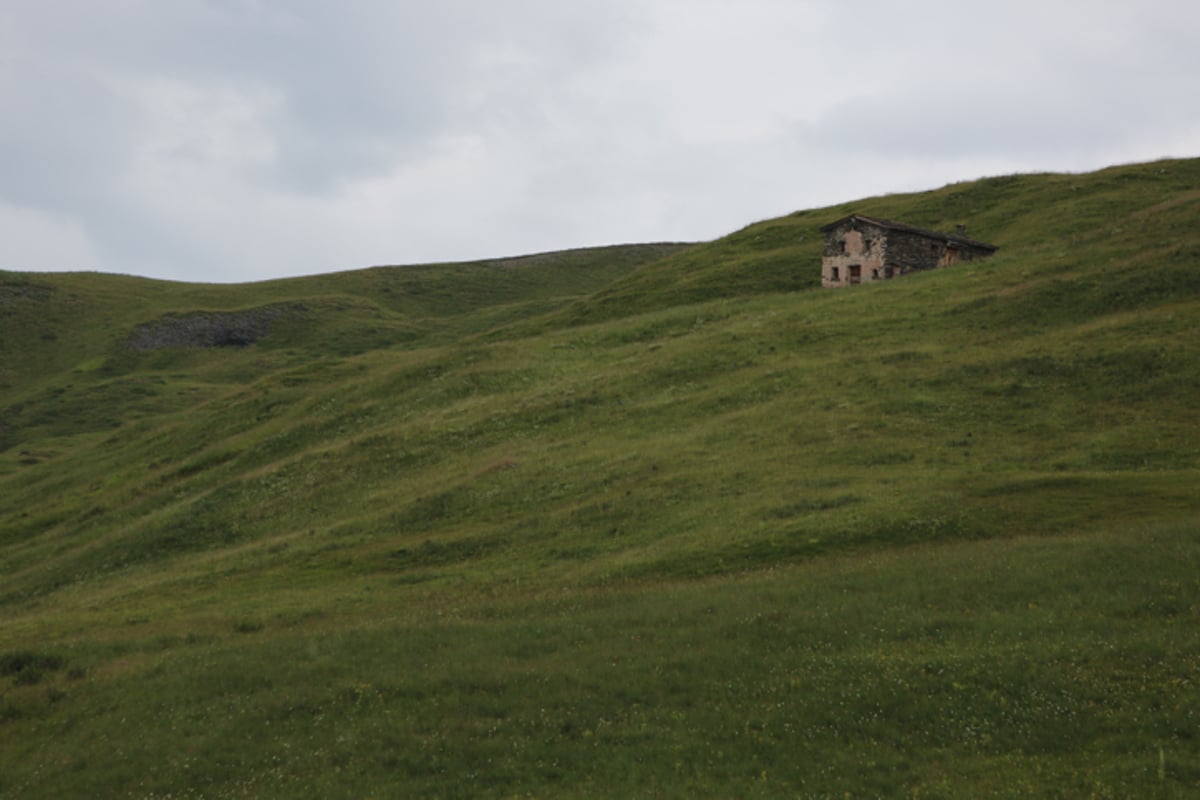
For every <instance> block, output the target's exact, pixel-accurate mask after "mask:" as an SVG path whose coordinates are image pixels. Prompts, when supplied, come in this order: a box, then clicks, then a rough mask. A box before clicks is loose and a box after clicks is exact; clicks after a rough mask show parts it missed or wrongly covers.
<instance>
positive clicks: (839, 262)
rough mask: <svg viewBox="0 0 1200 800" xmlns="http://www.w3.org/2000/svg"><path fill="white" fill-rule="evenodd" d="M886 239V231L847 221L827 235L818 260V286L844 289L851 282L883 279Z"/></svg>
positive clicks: (874, 226)
mask: <svg viewBox="0 0 1200 800" xmlns="http://www.w3.org/2000/svg"><path fill="white" fill-rule="evenodd" d="M887 236H888V231H886V230H884V229H883V228H880V227H878V226H876V225H870V224H867V223H863V222H858V223H857V224H853V223H849V222H848V223H846V224H845V225H841V226H839V227H837V228H835V229H834V230H832V231H830V232H828V233H827V235H826V236H825V255H824V257H823V258H822V259H821V285H822V286H826V287H829V286H846V285H848V284H850V283H852V282H859V283H867V282H869V281H872V280H883V276H884V274H885V271H886V258H887V247H888V241H887ZM855 268H857V275H855V274H854V271H855Z"/></svg>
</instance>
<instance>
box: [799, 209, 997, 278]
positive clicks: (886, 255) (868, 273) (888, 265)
mask: <svg viewBox="0 0 1200 800" xmlns="http://www.w3.org/2000/svg"><path fill="white" fill-rule="evenodd" d="M821 231H822V232H823V233H824V234H825V255H824V257H823V258H822V259H821V285H822V286H825V287H834V286H854V285H857V284H860V283H870V282H872V281H884V280H888V279H889V278H895V277H898V276H900V275H905V274H907V273H909V272H915V271H917V270H924V269H938V268H940V267H948V266H951V265H953V264H958V263H961V262H963V261H973V260H974V259H977V258H984V257H986V256H990V255H991V254H992V253H994V252H996V250H997V248H996V246H995V245H991V244H987V243H986V242H978V241H975V240H974V239H968V238H967V237H966V236H965V235H964V230H963V228H962V227H961V226H960V227H959V230H958V232H957V233H955V234H953V235H951V234H947V233H940V232H938V231H930V230H925V229H923V228H915V227H913V226H912V225H905V224H903V223H900V222H891V221H889V220H884V219H872V218H871V217H864V216H862V215H860V214H852V215H851V216H849V217H844V218H842V219H839V220H837V221H836V222H831V223H829V224H828V225H826V226H825V227H823V228H821Z"/></svg>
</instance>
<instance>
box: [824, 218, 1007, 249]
mask: <svg viewBox="0 0 1200 800" xmlns="http://www.w3.org/2000/svg"><path fill="white" fill-rule="evenodd" d="M850 220H859V221H861V222H865V223H867V224H869V225H875V226H877V227H880V228H888V229H890V230H897V231H904V232H906V233H915V234H917V235H919V236H924V237H926V238H929V239H940V240H941V241H944V242H950V243H952V244H958V245H965V246H968V247H976V248H979V249H981V250H990V251H991V252H993V253H994V252H996V251H997V250H999V249H1000V248H999V247H997V246H996V245H994V244H988V243H987V242H981V241H979V240H978V239H968V238H967V237H965V236H955V235H954V234H950V233H942V232H941V231H933V230H929V229H928V228H918V227H917V226H915V225H906V224H905V223H903V222H895V221H893V220H890V219H879V218H877V217H867V216H864V215H862V214H851V215H849V216H846V217H842V218H841V219H837V220H834V221H833V222H831V223H829V224H828V225H823V226H821V232H822V233H829V231H831V230H833V229H834V228H836V227H838V226H839V225H842V224H844V223H846V222H849V221H850Z"/></svg>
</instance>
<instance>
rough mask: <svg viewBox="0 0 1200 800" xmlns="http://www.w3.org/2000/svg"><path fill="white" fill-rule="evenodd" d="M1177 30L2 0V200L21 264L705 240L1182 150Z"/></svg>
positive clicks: (937, 10)
mask: <svg viewBox="0 0 1200 800" xmlns="http://www.w3.org/2000/svg"><path fill="white" fill-rule="evenodd" d="M1197 27H1200V7H1197V6H1195V5H1194V4H1193V3H1190V2H1183V0H1144V2H1143V3H1140V4H1137V5H1136V6H1132V5H1130V4H1128V3H1125V2H1118V1H1117V0H1093V1H1092V2H1087V3H1085V2H1083V1H1082V0H1056V1H1055V2H1046V0H1040V1H1039V2H1034V0H1012V2H1008V3H991V4H965V5H964V4H962V3H959V2H950V0H920V1H919V2H913V3H908V4H896V3H892V2H884V0H862V2H860V3H857V4H855V5H854V6H846V5H845V4H842V3H834V2H832V0H810V1H807V2H803V3H796V2H794V1H793V0H686V1H685V0H589V2H584V3H572V4H564V3H560V2H551V1H550V0H513V1H512V2H508V3H503V4H498V3H484V2H482V0H446V1H445V2H440V3H436V4H435V3H394V2H384V0H356V1H354V2H346V3H339V4H331V3H325V2H319V0H295V2H290V3H287V4H275V3H260V2H252V0H179V2H173V3H157V2H149V0H114V2H113V3H107V4H104V6H103V7H100V6H98V5H96V4H94V3H92V2H90V0H60V1H59V2H56V3H54V4H44V3H35V2H32V0H14V2H13V3H12V4H10V6H8V7H6V14H5V17H4V22H3V24H0V107H3V108H4V110H5V124H4V125H3V126H0V174H3V175H4V176H5V180H4V182H3V184H0V203H5V204H6V206H5V207H6V208H7V209H9V211H8V213H9V216H10V217H11V216H12V214H14V213H18V212H20V211H21V210H25V211H26V212H27V213H28V214H30V215H32V216H33V218H36V219H38V220H41V223H40V224H41V225H42V226H43V228H45V226H46V225H50V226H51V227H52V228H54V230H57V231H58V235H57V240H56V241H57V242H59V244H56V243H55V242H53V241H49V240H48V241H47V242H46V244H45V246H44V247H43V248H42V250H41V251H40V253H37V254H36V255H37V257H36V258H27V260H28V261H29V263H37V264H42V265H52V264H54V263H58V260H59V259H62V258H67V257H70V258H72V259H75V260H78V259H79V258H81V257H84V256H85V255H86V257H87V258H90V259H92V263H93V264H94V266H96V267H97V268H100V269H104V270H107V271H114V272H138V273H143V274H152V275H156V276H163V277H176V278H188V279H194V280H246V279H251V278H259V277H267V276H274V275H283V274H296V273H302V272H316V271H326V270H332V269H341V268H350V267H354V266H359V265H365V264H374V263H411V262H415V261H440V260H456V259H465V258H482V257H493V256H503V255H509V254H514V253H519V252H528V251H532V250H540V249H549V248H556V247H571V246H584V245H593V244H608V243H612V242H619V241H645V240H659V239H700V238H711V237H714V236H717V235H720V234H722V233H724V232H726V231H728V230H732V229H735V228H738V227H740V226H741V225H743V224H745V223H747V222H749V221H751V220H754V219H761V218H763V217H767V216H771V215H774V214H782V213H786V212H788V211H791V210H794V209H796V208H802V207H809V206H814V205H822V204H826V203H832V202H838V201H843V200H848V199H853V198H855V197H859V196H863V195H869V194H878V193H881V192H886V191H907V190H913V189H919V188H931V187H934V186H937V185H940V183H944V182H948V181H952V180H961V179H969V178H973V177H978V176H980V175H985V174H996V173H998V172H1002V171H1019V170H1029V169H1071V170H1079V169H1087V168H1093V167H1100V166H1104V165H1105V164H1108V163H1114V162H1117V161H1128V160H1137V159H1147V158H1154V157H1158V156H1162V155H1168V154H1170V155H1185V156H1186V155H1198V154H1200V153H1197V150H1200V138H1198V137H1197V131H1198V130H1200V55H1198V54H1197V50H1196V48H1195V46H1194V43H1193V42H1191V41H1190V39H1191V36H1190V32H1191V31H1194V30H1195V29H1196V28H1197ZM14 209H15V210H16V211H14ZM47 220H49V221H50V222H47ZM35 227H36V226H35ZM67 231H72V232H73V233H67ZM26 241H27V242H28V244H27V245H22V246H23V247H31V248H36V247H37V240H36V239H35V238H29V237H26ZM70 242H74V244H71V245H69V246H68V244H65V243H70Z"/></svg>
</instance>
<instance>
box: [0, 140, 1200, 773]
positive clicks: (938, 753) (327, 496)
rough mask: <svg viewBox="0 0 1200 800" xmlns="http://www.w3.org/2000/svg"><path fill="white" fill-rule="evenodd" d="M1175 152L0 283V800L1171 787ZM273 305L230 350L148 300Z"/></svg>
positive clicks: (1185, 531)
mask: <svg viewBox="0 0 1200 800" xmlns="http://www.w3.org/2000/svg"><path fill="white" fill-rule="evenodd" d="M1197 187H1200V162H1198V161H1173V162H1159V163H1155V164H1148V165H1137V166H1132V167H1122V168H1116V169H1113V170H1107V171H1104V172H1101V173H1096V174H1093V175H1086V176H1055V175H1047V176H1018V177H1012V178H997V179H989V180H984V181H979V182H975V183H971V184H962V185H956V186H951V187H946V188H945V189H942V190H939V191H936V192H929V193H923V194H917V195H906V196H890V197H885V198H878V199H874V200H867V201H863V202H862V203H859V204H856V205H855V206H854V207H853V210H856V211H860V212H862V213H866V214H872V215H876V216H883V217H890V218H897V219H903V220H906V221H910V222H914V223H916V224H922V225H930V226H934V227H941V228H943V229H950V228H951V227H952V225H953V224H956V223H958V222H968V223H969V224H970V233H971V234H972V235H973V236H976V237H978V238H981V239H985V240H988V241H993V242H995V243H997V244H999V245H1001V248H1002V249H1001V251H1000V253H999V254H998V255H997V256H995V257H994V258H992V259H989V260H987V261H984V262H978V263H975V264H971V265H965V266H962V267H959V268H955V269H953V270H946V271H942V272H938V273H930V274H924V275H917V276H912V277H907V278H905V279H903V280H897V281H892V282H888V283H886V284H880V285H875V286H864V287H859V288H858V289H855V290H844V291H829V292H826V291H808V290H809V289H811V288H812V287H813V286H814V284H815V283H816V276H817V267H818V261H819V242H820V239H819V233H818V229H819V227H820V225H822V224H824V223H825V222H827V221H829V220H831V219H833V218H836V217H837V216H840V215H842V214H844V213H845V212H846V211H848V210H849V207H839V208H835V209H826V210H822V211H811V212H802V213H798V214H794V215H791V216H788V217H785V218H781V219H778V220H770V221H767V222H763V223H759V224H757V225H754V226H750V227H749V228H747V229H745V230H743V231H739V232H738V233H735V234H733V235H731V236H730V237H727V238H725V239H722V240H719V241H717V242H713V243H710V244H705V245H696V246H693V247H691V248H679V247H673V246H647V247H641V248H639V247H627V248H607V249H601V250H593V251H578V252H576V253H573V254H554V255H550V256H544V257H540V258H535V259H531V260H526V261H515V262H514V261H509V262H493V263H491V264H478V265H450V266H445V267H428V268H384V269H375V270H367V271H361V272H351V273H341V274H338V275H332V276H320V277H313V278H301V279H293V280H291V281H280V282H271V283H267V284H252V285H246V286H227V287H215V286H185V285H179V284H166V283H162V282H150V281H140V280H138V279H132V278H117V277H114V276H103V275H63V276H29V275H26V276H20V275H3V276H0V277H2V278H3V280H0V329H2V331H3V342H4V344H3V345H2V346H0V348H2V353H3V356H4V361H3V362H2V364H0V392H2V394H0V447H2V448H4V449H3V450H2V451H0V496H2V497H3V498H4V501H3V503H2V504H0V604H2V607H0V610H2V611H3V617H2V619H3V622H0V643H2V644H0V673H2V674H0V691H2V692H3V695H2V696H0V743H2V744H3V747H0V754H2V755H0V796H7V795H11V796H14V797H26V796H38V795H41V796H69V795H72V794H81V793H82V794H92V795H100V796H103V795H131V796H153V795H166V794H174V795H176V796H188V794H189V792H190V793H191V794H192V795H194V796H237V795H239V794H240V793H245V794H248V795H252V796H280V797H296V796H313V797H316V796H369V795H371V794H378V795H383V796H386V795H389V794H391V795H397V794H399V795H422V796H463V797H477V796H488V795H492V796H511V795H522V794H526V793H529V794H533V795H535V796H549V795H555V796H562V795H568V796H569V795H584V796H587V795H591V796H621V797H625V796H631V795H638V794H644V795H647V796H696V795H709V796H764V797H766V796H790V795H801V796H823V795H829V796H832V795H835V794H836V795H839V796H840V795H842V794H843V793H846V792H848V793H850V794H851V795H852V796H862V795H868V796H869V795H876V794H878V795H887V796H894V795H903V794H906V793H915V792H918V791H919V792H920V794H922V795H925V796H946V797H959V796H966V795H971V796H980V795H984V796H987V795H996V796H1013V797H1019V796H1030V795H1038V794H1043V795H1045V794H1051V795H1053V794H1060V795H1082V796H1087V795H1091V794H1095V795H1097V796H1106V795H1108V796H1129V795H1137V796H1164V797H1170V796H1179V795H1182V794H1186V793H1187V792H1188V791H1191V790H1194V789H1196V788H1197V786H1198V782H1200V759H1197V758H1196V756H1195V748H1194V742H1193V740H1192V737H1193V735H1194V731H1195V727H1196V723H1197V719H1196V715H1197V712H1198V710H1200V709H1198V708H1197V706H1198V705H1200V702H1198V698H1200V695H1198V694H1197V692H1196V688H1195V686H1194V685H1193V681H1194V675H1195V673H1196V668H1197V666H1198V663H1197V662H1198V659H1200V635H1198V634H1197V633H1196V630H1197V627H1196V622H1197V621H1198V620H1197V616H1198V614H1200V581H1198V579H1197V578H1196V577H1195V576H1196V574H1197V570H1196V567H1197V561H1198V559H1197V555H1198V553H1197V547H1198V538H1197V536H1196V524H1197V507H1198V505H1200V502H1198V500H1197V492H1196V486H1197V477H1198V476H1200V469H1198V467H1200V464H1198V460H1200V456H1198V455H1197V454H1198V453H1200V434H1198V431H1200V424H1198V423H1200V420H1198V419H1197V416H1198V414H1200V411H1198V410H1197V408H1198V407H1197V406H1196V403H1195V397H1196V396H1197V394H1198V392H1200V370H1197V368H1196V366H1195V365H1196V364H1197V363H1200V338H1198V337H1196V336H1195V333H1194V332H1195V330H1196V329H1197V323H1198V322H1200V301H1198V299H1197V298H1198V295H1200V278H1198V277H1197V276H1198V275H1200V269H1198V268H1200V234H1198V233H1197V231H1196V229H1195V227H1194V221H1195V219H1196V213H1197V210H1198V209H1200V192H1198V191H1197ZM278 306H284V307H286V308H287V309H289V312H288V314H286V315H283V316H280V317H278V318H272V320H273V321H272V324H271V325H270V328H269V331H268V332H267V333H266V334H265V335H263V336H262V337H261V338H260V339H258V340H257V341H255V342H254V343H253V344H250V345H249V346H244V347H215V348H199V349H197V348H193V349H176V348H169V349H163V350H144V351H138V350H131V349H129V347H128V346H127V342H128V341H129V337H130V336H131V335H132V334H133V332H134V331H135V330H136V329H137V328H138V326H141V325H146V324H148V323H152V322H154V321H155V320H161V319H164V318H172V317H171V315H175V316H176V317H177V316H179V315H185V316H186V315H187V314H190V313H195V312H197V311H204V312H206V313H215V312H219V311H228V312H238V311H244V310H246V309H257V308H263V307H278Z"/></svg>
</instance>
